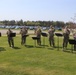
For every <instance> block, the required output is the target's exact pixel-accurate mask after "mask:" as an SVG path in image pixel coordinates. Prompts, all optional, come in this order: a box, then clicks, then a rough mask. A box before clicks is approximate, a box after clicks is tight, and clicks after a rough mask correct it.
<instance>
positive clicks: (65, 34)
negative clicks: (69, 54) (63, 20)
mask: <svg viewBox="0 0 76 75" xmlns="http://www.w3.org/2000/svg"><path fill="white" fill-rule="evenodd" d="M69 35H70V30H69V28H68V27H67V26H66V27H65V28H64V29H63V50H64V48H65V49H66V48H67V45H68V41H69Z"/></svg>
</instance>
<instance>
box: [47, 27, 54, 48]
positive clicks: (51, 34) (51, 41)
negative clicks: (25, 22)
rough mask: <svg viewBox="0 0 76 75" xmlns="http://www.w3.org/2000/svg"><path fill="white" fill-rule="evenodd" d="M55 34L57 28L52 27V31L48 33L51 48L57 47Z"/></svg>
mask: <svg viewBox="0 0 76 75" xmlns="http://www.w3.org/2000/svg"><path fill="white" fill-rule="evenodd" d="M54 32H55V28H54V27H52V26H51V27H50V29H49V30H48V33H49V44H50V46H53V47H55V43H54Z"/></svg>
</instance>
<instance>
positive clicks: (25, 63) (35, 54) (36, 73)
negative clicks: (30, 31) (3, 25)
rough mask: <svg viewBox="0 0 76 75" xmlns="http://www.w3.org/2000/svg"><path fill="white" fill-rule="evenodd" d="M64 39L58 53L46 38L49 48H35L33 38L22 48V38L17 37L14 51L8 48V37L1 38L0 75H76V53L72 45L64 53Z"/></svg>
mask: <svg viewBox="0 0 76 75" xmlns="http://www.w3.org/2000/svg"><path fill="white" fill-rule="evenodd" d="M62 39H63V38H62V37H61V38H60V39H59V40H60V42H59V46H60V48H59V51H58V49H57V48H52V47H50V46H49V43H48V38H45V43H46V44H45V45H48V46H36V47H34V41H33V40H32V38H31V36H29V37H28V38H27V46H22V45H21V44H20V41H21V38H20V36H16V37H15V38H14V42H15V48H14V49H13V48H10V47H9V46H8V42H7V37H6V36H2V37H0V75H76V54H75V53H76V52H73V53H71V50H70V49H71V46H70V45H68V50H67V51H65V52H63V51H62V48H61V47H62ZM42 44H43V38H42ZM55 45H56V46H57V37H55Z"/></svg>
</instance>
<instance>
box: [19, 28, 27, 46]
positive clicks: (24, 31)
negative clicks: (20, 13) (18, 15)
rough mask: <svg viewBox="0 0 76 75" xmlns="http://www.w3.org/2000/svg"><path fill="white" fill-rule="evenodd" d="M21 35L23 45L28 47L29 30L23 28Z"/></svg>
mask: <svg viewBox="0 0 76 75" xmlns="http://www.w3.org/2000/svg"><path fill="white" fill-rule="evenodd" d="M20 34H21V45H23V44H25V45H26V34H27V28H26V27H23V28H22V29H21V31H20Z"/></svg>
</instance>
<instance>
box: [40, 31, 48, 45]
mask: <svg viewBox="0 0 76 75" xmlns="http://www.w3.org/2000/svg"><path fill="white" fill-rule="evenodd" d="M41 35H42V36H43V45H44V46H45V37H47V36H48V34H47V33H44V32H42V33H41Z"/></svg>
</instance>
